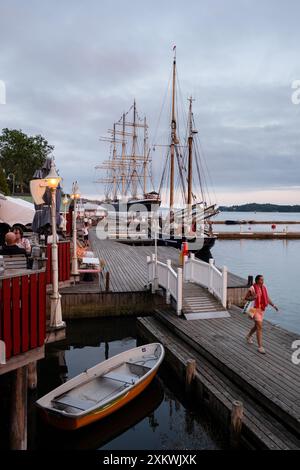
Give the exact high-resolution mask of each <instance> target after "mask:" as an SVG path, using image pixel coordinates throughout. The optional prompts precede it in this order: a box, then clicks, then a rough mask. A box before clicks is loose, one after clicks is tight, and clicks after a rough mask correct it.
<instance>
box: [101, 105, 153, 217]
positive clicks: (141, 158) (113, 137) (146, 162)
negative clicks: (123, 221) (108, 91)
mask: <svg viewBox="0 0 300 470" xmlns="http://www.w3.org/2000/svg"><path fill="white" fill-rule="evenodd" d="M108 133H109V135H108V137H101V139H100V140H102V141H104V142H109V143H110V148H111V151H110V157H109V159H108V160H106V161H104V162H103V163H101V164H99V165H97V166H96V169H101V170H106V172H107V174H106V177H105V178H100V179H99V180H98V181H97V182H99V183H102V184H104V192H105V200H104V201H103V202H104V203H108V204H112V205H113V206H114V207H115V209H116V210H123V211H124V210H127V209H129V208H130V207H131V206H132V205H133V204H142V205H143V206H145V208H146V210H147V211H151V209H152V210H153V209H154V208H155V207H156V206H159V205H160V202H161V201H160V197H159V194H158V193H157V192H156V191H154V185H153V178H152V169H151V155H150V149H149V146H148V124H147V121H146V117H143V118H140V116H139V114H138V112H137V107H136V101H135V100H134V103H133V105H132V106H131V108H130V109H129V110H128V111H127V113H123V114H122V116H121V118H120V119H119V120H118V121H117V122H115V123H114V124H113V127H112V129H109V130H108ZM149 181H150V183H151V184H152V191H150V192H149V191H148V187H149Z"/></svg>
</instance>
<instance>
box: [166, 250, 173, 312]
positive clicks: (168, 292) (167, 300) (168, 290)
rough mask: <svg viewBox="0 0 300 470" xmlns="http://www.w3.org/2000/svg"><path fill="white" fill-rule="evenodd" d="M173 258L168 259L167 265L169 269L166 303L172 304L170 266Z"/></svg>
mask: <svg viewBox="0 0 300 470" xmlns="http://www.w3.org/2000/svg"><path fill="white" fill-rule="evenodd" d="M171 263H172V262H171V260H170V259H167V266H168V271H167V288H166V303H167V304H170V303H171V295H170V268H171Z"/></svg>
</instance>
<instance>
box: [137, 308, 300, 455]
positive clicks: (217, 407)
mask: <svg viewBox="0 0 300 470" xmlns="http://www.w3.org/2000/svg"><path fill="white" fill-rule="evenodd" d="M251 326H252V324H251V321H250V320H249V319H248V318H247V317H246V316H244V315H243V314H242V313H241V311H240V310H236V309H234V310H232V309H231V310H230V317H228V318H218V319H210V320H194V321H187V320H186V319H185V318H184V317H178V316H177V315H176V314H175V312H174V310H172V309H168V310H166V309H164V310H157V311H156V312H155V315H154V317H151V318H150V317H147V318H140V319H138V332H139V335H140V337H141V338H143V339H144V340H147V341H149V340H150V341H160V342H162V343H163V344H164V346H165V348H166V361H167V363H168V367H170V368H171V369H173V371H174V372H175V373H176V374H177V376H178V378H179V379H180V380H181V381H182V382H183V383H184V382H185V380H186V378H185V377H186V365H187V363H188V361H189V360H190V359H194V360H195V361H196V374H195V376H194V379H193V393H194V395H195V399H198V400H199V407H208V408H209V409H210V410H211V412H212V413H213V414H214V415H215V417H216V419H217V420H218V421H219V422H220V423H221V424H223V425H224V428H226V429H227V430H229V422H230V419H231V417H232V408H233V403H234V401H236V400H238V401H239V402H241V403H242V406H243V409H244V417H243V422H242V434H241V436H240V438H241V442H243V443H246V445H247V446H248V447H249V446H250V447H253V448H264V449H299V448H300V400H299V384H300V368H299V366H297V365H295V364H293V363H292V359H291V356H292V352H293V351H292V349H291V345H292V343H293V341H294V340H295V339H296V335H294V334H292V333H289V332H287V331H285V330H282V329H281V328H278V327H276V326H274V325H272V324H270V323H269V322H265V331H264V342H265V346H266V349H267V354H266V355H265V356H263V355H261V354H259V353H258V351H257V347H256V345H255V344H253V345H249V344H247V342H246V339H245V336H246V334H247V332H248V331H249V329H250V327H251Z"/></svg>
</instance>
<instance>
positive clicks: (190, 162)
mask: <svg viewBox="0 0 300 470" xmlns="http://www.w3.org/2000/svg"><path fill="white" fill-rule="evenodd" d="M189 102H190V106H189V137H188V148H189V159H188V197H187V203H188V205H191V204H192V191H193V190H192V171H193V111H192V102H193V98H192V97H190V98H189Z"/></svg>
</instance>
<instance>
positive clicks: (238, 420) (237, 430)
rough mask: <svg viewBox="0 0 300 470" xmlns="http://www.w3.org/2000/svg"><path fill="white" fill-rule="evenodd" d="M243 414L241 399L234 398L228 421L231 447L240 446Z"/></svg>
mask: <svg viewBox="0 0 300 470" xmlns="http://www.w3.org/2000/svg"><path fill="white" fill-rule="evenodd" d="M243 415H244V407H243V403H242V402H241V401H238V400H235V401H234V402H233V403H232V409H231V421H230V445H231V447H232V448H233V449H237V448H238V447H239V446H240V441H241V432H242V426H243Z"/></svg>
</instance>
